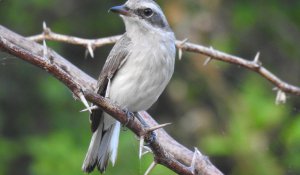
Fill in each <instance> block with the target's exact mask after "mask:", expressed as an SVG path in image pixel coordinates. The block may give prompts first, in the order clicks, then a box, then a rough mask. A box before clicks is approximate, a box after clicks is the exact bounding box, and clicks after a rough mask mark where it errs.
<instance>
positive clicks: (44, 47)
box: [43, 40, 48, 59]
mask: <svg viewBox="0 0 300 175" xmlns="http://www.w3.org/2000/svg"><path fill="white" fill-rule="evenodd" d="M47 52H48V50H47V44H46V41H45V40H43V58H44V59H48V53H47Z"/></svg>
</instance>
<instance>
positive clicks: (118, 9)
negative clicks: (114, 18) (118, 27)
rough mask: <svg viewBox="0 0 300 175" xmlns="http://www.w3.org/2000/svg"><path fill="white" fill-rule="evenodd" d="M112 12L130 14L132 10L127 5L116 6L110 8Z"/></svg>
mask: <svg viewBox="0 0 300 175" xmlns="http://www.w3.org/2000/svg"><path fill="white" fill-rule="evenodd" d="M109 11H110V12H114V13H118V14H120V15H124V16H130V12H129V9H128V7H126V6H125V5H120V6H115V7H112V8H110V9H109Z"/></svg>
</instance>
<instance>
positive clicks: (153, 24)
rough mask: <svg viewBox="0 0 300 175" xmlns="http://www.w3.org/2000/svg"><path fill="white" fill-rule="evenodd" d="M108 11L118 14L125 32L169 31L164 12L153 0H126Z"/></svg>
mask: <svg viewBox="0 0 300 175" xmlns="http://www.w3.org/2000/svg"><path fill="white" fill-rule="evenodd" d="M110 11H111V12H115V13H118V14H120V16H121V17H122V18H123V20H124V23H125V26H126V31H127V32H130V31H131V32H133V31H136V32H138V30H140V31H143V32H147V31H167V32H169V31H171V29H170V27H169V24H168V22H167V20H166V17H165V15H164V13H163V12H162V10H161V8H160V7H159V5H158V4H157V3H156V2H155V1H154V0H128V1H127V2H126V3H125V4H124V5H120V6H115V7H112V8H111V9H110Z"/></svg>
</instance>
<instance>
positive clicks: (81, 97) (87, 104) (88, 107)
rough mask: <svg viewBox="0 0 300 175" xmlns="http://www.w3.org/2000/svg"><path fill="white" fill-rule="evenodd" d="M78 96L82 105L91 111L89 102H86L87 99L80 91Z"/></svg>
mask: <svg viewBox="0 0 300 175" xmlns="http://www.w3.org/2000/svg"><path fill="white" fill-rule="evenodd" d="M79 98H80V100H81V102H82V103H83V104H84V106H85V107H86V108H87V109H88V111H89V112H90V113H92V110H91V107H90V106H89V103H88V102H87V100H86V99H85V97H84V95H83V93H82V92H80V93H79Z"/></svg>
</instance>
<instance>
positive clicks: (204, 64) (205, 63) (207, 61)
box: [203, 57, 212, 66]
mask: <svg viewBox="0 0 300 175" xmlns="http://www.w3.org/2000/svg"><path fill="white" fill-rule="evenodd" d="M211 60H212V59H211V57H208V58H206V60H205V61H204V63H203V66H207V65H208V64H209V63H210V62H211Z"/></svg>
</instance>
